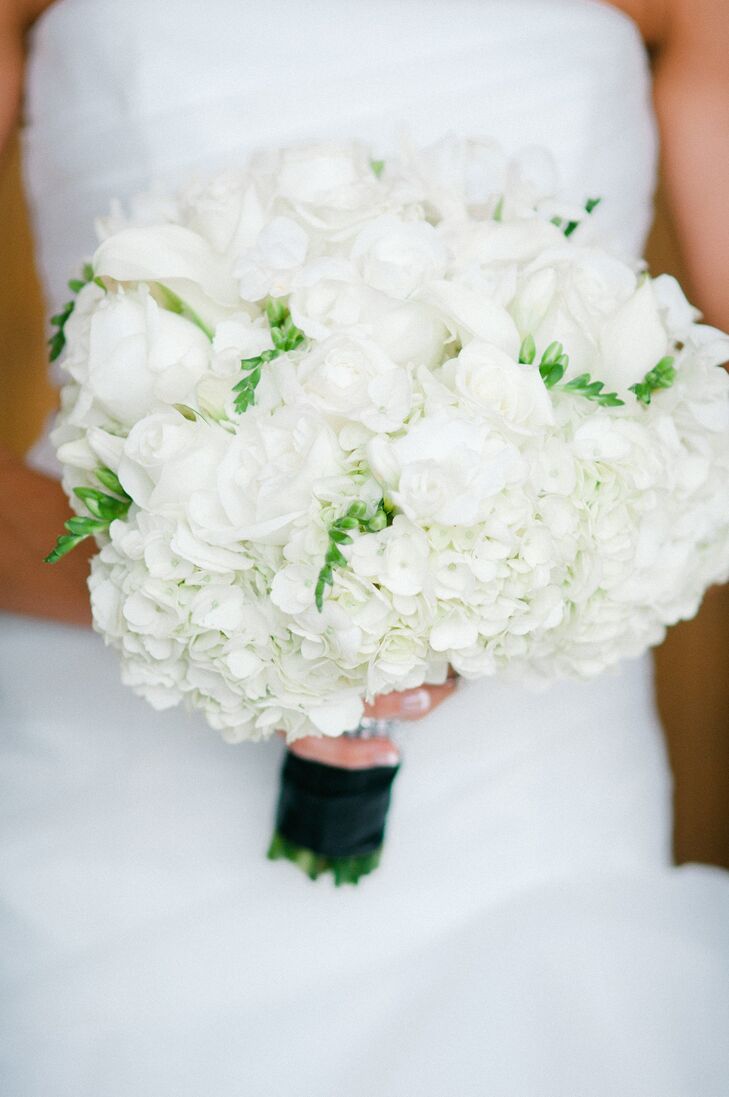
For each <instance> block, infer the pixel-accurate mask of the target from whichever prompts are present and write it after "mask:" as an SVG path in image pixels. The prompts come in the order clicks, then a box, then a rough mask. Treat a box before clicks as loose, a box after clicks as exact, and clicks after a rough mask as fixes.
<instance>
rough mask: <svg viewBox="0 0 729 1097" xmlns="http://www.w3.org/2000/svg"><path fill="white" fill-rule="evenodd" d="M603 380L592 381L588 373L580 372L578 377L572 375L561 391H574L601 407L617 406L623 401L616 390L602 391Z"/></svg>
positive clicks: (620, 405) (621, 404)
mask: <svg viewBox="0 0 729 1097" xmlns="http://www.w3.org/2000/svg"><path fill="white" fill-rule="evenodd" d="M604 387H605V385H604V382H603V381H593V380H592V378H591V377H590V375H589V373H581V374H580V375H579V377H573V378H572V380H571V381H568V382H567V383H566V384H565V385H563V386H562V391H563V392H574V393H576V394H577V395H578V396H583V397H584V398H585V399H586V400H592V401H594V403H596V404H600V405H601V406H602V407H608V408H617V407H622V406H623V404H624V403H625V401H624V400H621V399H620V397H619V396H618V394H617V393H616V392H603V389H604Z"/></svg>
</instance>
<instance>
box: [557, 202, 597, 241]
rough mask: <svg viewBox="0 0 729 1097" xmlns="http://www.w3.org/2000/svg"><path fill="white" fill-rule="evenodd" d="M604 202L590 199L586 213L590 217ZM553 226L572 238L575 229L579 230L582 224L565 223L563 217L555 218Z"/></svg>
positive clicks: (586, 203) (577, 222)
mask: <svg viewBox="0 0 729 1097" xmlns="http://www.w3.org/2000/svg"><path fill="white" fill-rule="evenodd" d="M601 202H602V198H588V199H587V201H586V202H585V206H584V209H585V213H587V214H588V215H589V214H591V213H592V211H593V210H595V209H597V207H598V206H599V205H600V203H601ZM552 224H553V225H556V226H557V228H558V229H562V232H563V233H564V235H565V236H571V235H572V233H573V232H574V231H575V229H577V228H579V226H580V225H581V224H582V222H581V221H565V220H564V219H563V218H562V217H553V218H552Z"/></svg>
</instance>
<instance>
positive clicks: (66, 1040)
mask: <svg viewBox="0 0 729 1097" xmlns="http://www.w3.org/2000/svg"><path fill="white" fill-rule="evenodd" d="M28 79H29V82H28V95H27V102H26V119H27V124H26V128H25V155H26V159H25V168H26V177H27V184H28V189H29V194H30V199H31V203H32V208H33V212H34V217H35V225H36V231H37V239H38V248H39V256H40V263H41V267H42V271H43V274H44V277H45V280H46V285H47V290H48V295H49V297H50V301H51V304H57V303H58V302H60V301H61V300H62V299H63V298H64V295H65V293H66V291H65V288H64V287H65V280H66V278H67V277H68V276H69V274H70V273H72V272H73V271H74V269H76V268H77V266H78V263H79V260H80V259H81V258H83V257H84V256H86V255H88V254H89V253H90V251H91V250H92V248H93V230H92V218H93V216H94V215H95V214H97V213H103V212H106V211H107V209H108V206H109V203H110V200H111V199H112V198H113V197H115V196H119V197H121V198H123V199H124V198H128V197H129V196H130V195H132V194H133V193H134V192H136V191H137V190H139V189H140V188H145V187H147V186H149V184H150V183H151V182H152V181H153V180H155V179H161V180H162V181H163V182H165V183H169V182H174V181H175V180H178V179H180V180H182V179H184V178H186V177H188V176H189V175H190V174H191V173H194V172H196V171H201V170H207V169H209V168H212V167H218V166H220V165H223V164H226V163H230V162H232V161H235V160H237V159H240V158H241V157H244V156H245V155H246V154H247V153H248V151H249V150H250V149H252V148H254V147H258V146H262V145H280V144H284V143H286V142H291V141H295V140H301V139H318V138H323V137H329V136H332V135H334V136H337V137H345V136H359V137H363V138H366V139H368V140H371V141H373V142H375V143H376V145H377V147H378V148H379V149H382V150H383V151H384V152H385V153H386V151H387V149H388V148H389V147H391V146H392V144H393V142H394V141H396V139H397V137H398V135H399V134H400V133H401V132H402V131H403V130H407V131H408V132H409V133H410V134H411V135H413V136H414V137H415V138H416V139H417V140H418V141H422V142H426V141H430V140H434V139H436V138H438V137H440V136H442V135H443V134H444V133H448V132H452V131H460V132H463V133H466V134H478V135H483V134H488V135H493V136H495V137H497V138H499V139H500V140H501V141H502V142H503V143H504V144H505V145H506V146H507V148H509V149H515V148H517V147H518V146H522V145H524V144H531V143H538V144H544V145H547V146H549V147H550V148H551V149H552V150H553V152H554V154H555V156H556V158H557V161H558V163H559V165H560V167H561V170H562V172H563V176H564V180H565V183H566V185H567V186H568V187H569V188H571V189H572V190H573V191H576V192H578V193H580V194H584V195H586V196H587V195H602V196H603V198H604V206H603V212H602V214H601V216H603V218H604V222H603V223H604V225H605V227H606V228H607V230H608V231H609V232H610V233H611V235H612V238H613V242H614V244H615V246H616V247H620V248H624V249H626V250H628V251H633V252H635V251H638V250H639V249H640V248H641V246H642V243H643V239H644V235H645V232H646V229H647V226H648V224H649V221H650V216H651V195H652V189H653V185H654V162H655V133H654V120H653V115H652V112H651V106H650V89H649V77H648V71H647V63H646V58H645V54H644V50H643V46H642V43H641V41H640V38H639V36H638V33H637V30H636V28H635V26H634V25H633V24H632V23H631V22H630V21H629V19H628V18H627V17H625V16H624V15H622V14H621V13H619V12H618V11H617V10H615V9H614V8H612V7H610V6H607V5H605V4H602V3H597V2H594V0H501V2H500V0H349V2H348V3H347V4H346V5H345V4H344V3H342V2H341V0H340V2H337V0H309V2H307V3H302V2H299V3H297V2H296V0H266V2H265V3H264V2H262V0H261V2H254V0H207V2H206V3H202V2H198V0H186V2H185V3H173V2H172V0H59V2H57V3H56V4H55V5H54V6H53V7H52V8H50V9H49V10H48V12H47V13H46V14H45V15H44V16H43V17H42V18H41V20H40V22H39V23H38V24H37V26H36V28H35V31H34V33H33V34H32V36H31V42H30V57H29V73H28ZM0 626H1V635H0V691H1V693H0V722H1V723H2V747H1V748H0V751H1V762H2V788H1V790H0V791H1V797H2V798H1V801H0V811H1V812H2V828H3V839H2V852H1V854H0V889H1V898H2V904H3V905H2V913H1V914H0V949H1V950H2V956H1V977H2V985H1V987H0V1011H1V1014H2V1036H1V1037H0V1079H1V1080H0V1092H2V1094H3V1095H4V1097H248V1095H250V1097H335V1095H336V1097H340V1095H342V1094H346V1095H347V1097H411V1095H412V1097H416V1095H417V1097H446V1095H454V1097H471V1095H483V1097H726V1094H727V1093H729V1039H727V1038H728V1037H729V881H728V880H727V878H726V876H725V875H724V874H723V873H721V872H719V871H718V870H712V869H709V868H701V867H697V866H693V867H684V868H680V869H676V868H673V867H671V864H670V852H669V850H670V777H669V773H668V770H667V764H666V758H665V752H664V746H663V742H662V736H661V731H660V728H659V726H658V723H657V720H656V716H655V713H654V708H653V698H652V683H651V672H650V661H649V659H647V658H646V659H644V660H638V661H635V662H631V663H626V664H625V665H623V666H622V668H621V670H620V672H619V673H618V674H617V675H613V676H608V677H604V678H601V679H599V680H597V681H593V682H590V683H565V684H560V685H558V686H556V687H554V688H552V689H551V690H549V691H547V692H546V693H541V694H532V693H530V692H528V691H526V690H521V689H519V688H515V687H512V686H509V687H507V686H504V685H502V684H498V683H495V682H491V681H484V682H481V683H475V684H471V685H462V686H461V687H460V689H459V691H458V692H457V694H456V695H455V696H454V698H453V699H451V700H450V701H449V702H448V703H447V704H446V705H444V706H443V707H442V708H441V709H439V710H438V712H437V713H435V714H433V715H432V716H431V717H429V718H427V719H425V720H423V721H422V722H421V723H419V724H417V725H413V726H412V727H411V728H409V729H408V731H407V733H406V735H405V742H404V764H403V767H402V772H401V773H400V775H399V776H398V779H397V782H396V788H395V795H394V803H393V807H392V811H391V815H390V823H389V836H388V840H387V847H386V855H385V858H384V862H383V864H382V866H381V868H380V869H379V871H378V872H377V873H376V874H375V875H373V876H371V877H368V878H367V879H365V880H364V881H363V882H362V883H361V884H360V885H359V887H357V888H342V889H340V890H335V888H334V887H333V886H332V885H330V883H329V882H328V881H326V880H320V881H319V882H317V883H311V882H310V881H309V880H307V879H306V878H305V877H304V876H303V875H301V874H300V873H299V872H298V871H297V870H295V869H294V868H293V867H292V866H291V865H289V864H288V863H285V862H278V863H270V862H268V861H267V860H266V859H265V850H266V846H267V843H268V840H269V837H270V833H271V826H272V819H273V810H274V804H275V798H276V788H277V776H278V768H279V764H280V757H281V745H280V743H279V742H273V743H268V744H265V745H246V746H237V747H231V746H226V745H225V744H224V743H223V742H222V741H221V740H220V739H218V737H217V735H216V734H215V733H213V732H211V731H209V730H208V729H207V728H206V727H205V726H204V725H203V723H202V721H201V720H199V719H197V718H195V717H192V716H189V715H186V714H184V713H183V712H181V711H180V712H178V711H172V712H166V713H163V714H159V713H156V712H153V711H152V710H151V709H150V708H148V707H147V706H146V705H145V703H144V702H142V701H140V700H138V699H136V698H135V697H133V696H132V694H131V693H130V692H128V691H127V690H125V689H124V688H123V687H122V686H121V685H120V683H119V672H118V667H117V662H116V658H115V656H114V654H113V653H111V652H109V651H107V650H105V649H104V646H103V644H102V642H101V640H100V639H99V638H98V637H96V636H95V635H92V634H87V633H85V632H83V631H81V630H74V629H71V628H63V627H60V626H56V625H53V624H44V623H41V622H38V621H30V620H21V619H18V618H11V617H5V618H2V619H1V621H0ZM686 731H687V734H690V729H689V728H687V729H686Z"/></svg>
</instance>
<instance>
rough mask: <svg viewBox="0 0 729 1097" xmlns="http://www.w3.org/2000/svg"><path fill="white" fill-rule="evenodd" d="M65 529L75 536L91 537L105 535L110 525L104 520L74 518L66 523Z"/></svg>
mask: <svg viewBox="0 0 729 1097" xmlns="http://www.w3.org/2000/svg"><path fill="white" fill-rule="evenodd" d="M64 526H65V528H66V529H67V530H68V532H69V533H73V534H74V535H75V536H77V537H78V536H81V537H89V536H90V535H91V534H94V533H105V532H106V530H107V529H108V528H109V523H108V522H107V521H105V520H104V519H102V518H79V517H77V516H74V517H73V518H69V519H68V521H67V522H64Z"/></svg>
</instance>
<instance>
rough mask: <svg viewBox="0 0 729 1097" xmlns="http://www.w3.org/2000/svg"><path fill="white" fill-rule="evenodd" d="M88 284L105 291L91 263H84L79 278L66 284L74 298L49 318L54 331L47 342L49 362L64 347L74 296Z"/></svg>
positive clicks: (54, 358) (57, 355)
mask: <svg viewBox="0 0 729 1097" xmlns="http://www.w3.org/2000/svg"><path fill="white" fill-rule="evenodd" d="M89 282H95V283H96V285H97V286H99V287H100V289H103V290H104V291H105V290H106V286H105V285H104V283H103V282H102V280H101V278H96V277H95V275H94V268H93V267H92V266H91V263H84V265H83V267H82V268H81V277H80V278H72V279H71V280H70V282H69V283H68V288H69V289H70V290H71V293H73V294H74V297H72V298H71V300H70V301H67V302H66V304H65V305H64V306H63V308H62V309H61V311H60V312H57V313H56V315H55V316H51V327H53V328H55V329H56V330H55V331H54V332H53V334H52V335H51V337H50V339H49V340H48V347H49V351H48V357H49V358H50V360H51V362H55V360H56V358H58V357H59V356H60V354H61V352H62V351H63V348H64V347H65V345H66V323H67V321H68V318H69V316H70V315H71V313H72V312H73V310H74V309H75V308H76V301H75V296H76V294H78V293H80V292H81V290H82V289H83V288H84V286H88V284H89Z"/></svg>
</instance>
